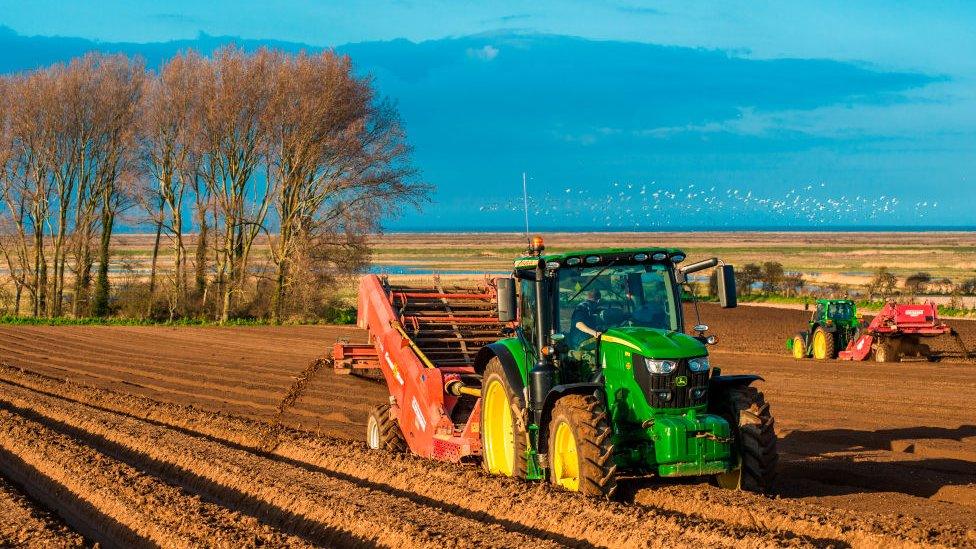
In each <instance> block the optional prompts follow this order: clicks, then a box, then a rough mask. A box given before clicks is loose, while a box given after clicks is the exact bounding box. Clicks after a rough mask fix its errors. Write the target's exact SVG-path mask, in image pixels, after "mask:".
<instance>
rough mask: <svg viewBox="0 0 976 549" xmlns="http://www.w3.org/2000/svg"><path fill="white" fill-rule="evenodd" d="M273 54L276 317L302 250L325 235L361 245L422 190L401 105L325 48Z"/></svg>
mask: <svg viewBox="0 0 976 549" xmlns="http://www.w3.org/2000/svg"><path fill="white" fill-rule="evenodd" d="M274 60H275V66H274V69H275V74H274V77H273V79H272V81H271V82H272V84H271V86H272V90H271V94H270V100H269V103H268V108H267V109H266V110H265V112H264V117H263V118H262V125H263V127H264V128H265V130H266V132H267V139H265V140H264V141H263V143H264V145H265V148H264V150H263V151H262V152H263V157H264V161H265V169H264V171H265V173H266V174H267V177H268V178H269V180H270V181H272V184H271V185H270V188H272V189H274V190H275V194H274V207H275V214H276V217H277V222H278V231H277V234H276V235H274V237H273V238H272V239H271V251H272V261H273V262H274V263H275V267H276V273H275V281H274V293H273V295H272V306H271V317H272V319H273V320H274V321H275V322H278V321H280V320H281V318H282V315H283V304H284V300H285V294H286V292H287V288H288V286H289V284H290V282H291V278H292V274H293V273H292V267H293V262H294V261H295V259H296V257H297V256H299V255H303V257H306V258H313V257H315V256H316V253H314V252H313V249H316V250H319V251H320V250H321V249H322V244H323V240H322V238H321V237H323V236H325V235H328V237H329V238H328V242H330V243H332V244H334V245H336V246H335V247H333V251H334V252H337V253H338V252H340V249H341V247H343V246H348V249H349V250H355V251H356V252H358V251H359V250H360V247H359V244H360V242H359V240H358V239H357V238H356V237H357V235H361V234H363V233H365V232H367V231H369V230H373V229H376V228H377V226H376V220H377V219H378V217H379V215H380V214H381V213H387V214H391V213H395V212H396V211H397V210H398V209H399V208H400V207H402V205H406V204H417V203H418V201H419V200H420V197H421V196H422V194H423V192H424V191H425V189H426V187H425V186H423V185H422V184H418V183H416V182H414V181H412V178H413V177H414V175H415V171H414V170H413V168H412V167H411V166H410V165H409V163H408V161H407V160H408V158H407V156H408V154H409V152H410V149H409V147H408V146H407V145H406V140H405V137H404V134H403V131H402V129H401V127H400V125H399V121H398V120H397V118H396V116H395V112H394V111H393V110H392V109H391V108H389V106H388V105H385V104H383V103H381V102H377V101H375V100H374V96H373V92H372V89H371V85H370V82H369V81H368V80H363V79H357V78H355V77H354V76H353V74H352V67H351V64H350V63H349V60H348V58H341V57H339V56H336V55H335V54H333V53H331V52H327V53H322V54H319V55H315V56H307V55H300V56H297V57H293V58H288V57H276V58H275V59H274ZM354 255H355V254H354ZM337 263H338V262H333V265H335V264H337Z"/></svg>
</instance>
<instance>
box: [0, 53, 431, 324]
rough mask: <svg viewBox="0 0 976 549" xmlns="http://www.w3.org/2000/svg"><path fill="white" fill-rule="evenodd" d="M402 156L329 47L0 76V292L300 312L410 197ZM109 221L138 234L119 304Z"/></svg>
mask: <svg viewBox="0 0 976 549" xmlns="http://www.w3.org/2000/svg"><path fill="white" fill-rule="evenodd" d="M409 156H410V147H409V145H408V143H407V140H406V136H405V134H404V132H403V129H402V126H401V125H400V123H399V119H398V116H397V112H396V110H395V108H394V107H393V105H391V104H390V103H389V102H387V101H384V100H383V99H382V98H381V97H379V96H378V95H377V93H376V91H375V89H374V87H373V83H372V82H371V80H370V79H368V78H361V77H357V76H356V75H355V74H354V73H353V70H352V65H351V63H350V60H349V59H348V58H346V57H342V56H338V55H335V54H334V53H331V52H323V53H319V54H314V55H313V54H300V55H288V54H285V53H283V52H280V51H273V50H267V49H262V50H259V51H257V52H254V53H245V52H243V51H241V50H239V49H236V48H225V49H222V50H219V51H217V52H215V53H214V54H213V55H211V56H209V57H204V56H201V55H199V54H197V53H194V52H186V53H183V54H180V55H177V56H175V57H174V58H172V59H170V60H169V61H168V62H167V63H166V64H165V65H163V66H162V67H161V68H159V70H147V68H146V67H145V66H144V65H143V63H142V62H141V61H140V60H138V59H133V58H129V57H126V56H122V55H101V54H89V55H87V56H85V57H83V58H79V59H75V60H72V61H71V62H70V63H67V64H58V65H54V66H51V67H47V68H44V69H39V70H35V71H31V72H27V73H21V74H15V75H7V76H3V77H2V78H0V200H2V205H0V214H2V215H0V253H2V255H3V258H2V259H3V261H4V265H3V266H4V267H6V269H5V270H6V272H7V274H8V276H9V284H7V285H5V288H4V291H10V290H12V293H11V295H10V296H9V299H8V301H9V302H10V303H11V309H12V312H13V313H14V314H18V315H24V314H26V315H32V316H47V317H60V316H65V315H72V316H75V317H82V316H99V317H104V316H108V315H112V314H120V313H125V314H127V315H134V316H143V317H152V318H159V319H170V320H172V319H176V318H187V317H201V318H203V317H206V318H212V319H215V320H219V321H222V322H223V321H227V320H229V319H232V318H235V317H242V316H244V317H262V318H267V319H270V320H272V321H275V322H278V321H282V320H284V319H286V318H288V317H290V316H296V315H297V316H307V315H314V314H316V312H317V311H318V310H319V308H321V307H322V306H325V305H326V303H327V301H328V297H327V296H326V295H325V294H324V293H323V292H322V288H324V287H328V286H329V285H330V284H331V283H333V282H334V279H335V277H336V276H338V275H340V274H341V273H344V272H351V271H353V270H355V269H357V268H359V267H361V266H362V265H363V264H364V263H365V261H367V259H368V248H367V245H366V239H365V235H366V234H368V233H369V232H372V231H375V230H377V229H378V228H379V222H380V220H381V219H383V218H385V217H387V216H391V215H396V214H397V213H398V212H399V211H401V210H402V209H403V208H404V207H406V206H411V205H419V204H420V203H422V202H423V201H424V200H425V197H426V194H427V191H428V187H427V186H426V185H425V184H423V183H422V182H419V180H418V173H417V171H416V170H415V169H414V168H413V167H412V165H411V164H410V158H409ZM124 219H129V220H130V221H131V220H136V222H137V223H138V222H141V225H142V226H149V227H152V229H153V240H152V251H151V258H150V259H149V265H148V271H149V272H148V276H147V277H145V281H144V282H141V283H140V285H139V286H138V288H136V289H135V290H133V289H132V288H129V289H128V290H129V293H128V294H123V293H121V292H122V289H120V288H114V289H113V284H115V280H117V278H118V277H117V276H116V274H115V273H112V272H111V269H110V266H111V264H112V263H111V258H112V253H113V250H112V242H113V235H114V234H115V233H117V232H118V230H119V225H120V222H122V221H123V220H124ZM256 244H258V245H259V247H261V248H262V253H261V254H256V253H255V246H256ZM256 255H260V257H258V258H256ZM163 256H166V257H167V261H166V262H162V261H161V258H162V257H163ZM113 290H114V291H113Z"/></svg>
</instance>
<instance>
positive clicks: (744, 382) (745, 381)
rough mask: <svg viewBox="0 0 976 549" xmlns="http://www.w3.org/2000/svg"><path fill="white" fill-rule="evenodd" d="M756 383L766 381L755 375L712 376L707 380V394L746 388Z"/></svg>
mask: <svg viewBox="0 0 976 549" xmlns="http://www.w3.org/2000/svg"><path fill="white" fill-rule="evenodd" d="M756 381H766V380H765V379H764V378H763V377H762V376H758V375H756V374H739V375H731V376H712V378H711V379H709V380H708V389H709V392H712V391H725V390H728V389H730V388H732V387H748V386H750V385H752V384H753V383H755V382H756Z"/></svg>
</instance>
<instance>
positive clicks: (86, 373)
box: [0, 307, 976, 547]
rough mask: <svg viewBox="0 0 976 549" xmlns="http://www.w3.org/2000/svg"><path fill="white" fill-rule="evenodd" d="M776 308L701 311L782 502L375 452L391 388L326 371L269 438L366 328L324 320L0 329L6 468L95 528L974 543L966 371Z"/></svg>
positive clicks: (373, 538)
mask: <svg viewBox="0 0 976 549" xmlns="http://www.w3.org/2000/svg"><path fill="white" fill-rule="evenodd" d="M783 313H784V311H783V310H779V309H767V308H745V307H743V308H740V309H737V310H734V311H722V310H720V309H717V308H706V309H705V310H704V314H703V316H704V317H705V318H704V320H705V321H706V323H709V324H711V325H712V326H713V332H715V333H717V334H718V335H719V337H720V338H722V342H721V343H720V344H719V345H718V347H717V348H716V352H715V353H714V362H715V364H716V365H719V366H721V367H722V368H723V370H724V371H725V372H726V373H747V372H755V373H759V374H761V375H763V376H764V377H765V378H766V379H767V381H766V382H765V383H763V384H762V389H763V390H764V391H765V392H766V396H767V400H769V401H770V402H771V403H772V406H773V413H774V415H775V416H776V419H777V430H778V433H779V435H780V439H781V445H780V450H781V452H782V453H783V456H782V460H781V470H780V486H779V494H778V495H777V496H776V497H774V498H767V497H760V496H755V495H752V494H746V493H736V492H729V491H723V490H719V489H716V488H712V487H710V486H708V485H707V484H703V483H700V482H681V483H674V482H658V481H647V480H640V481H627V482H624V483H622V484H621V488H620V491H621V493H622V496H623V498H624V501H625V503H608V502H600V501H595V500H584V499H581V498H579V497H576V496H575V495H573V494H567V493H563V492H559V491H555V490H552V489H550V488H548V487H547V486H543V485H539V484H527V483H521V482H514V481H508V480H505V479H499V478H494V477H489V476H486V475H485V474H483V473H482V472H481V470H480V468H479V467H478V466H476V465H474V464H467V465H459V466H458V465H450V464H445V463H438V462H432V461H426V460H421V459H417V458H413V457H410V456H403V455H390V454H386V453H383V452H370V451H368V450H366V449H365V446H364V445H363V444H362V443H361V442H359V441H360V440H361V439H362V431H363V424H364V420H365V413H366V409H367V408H368V407H369V406H371V405H373V404H377V403H380V402H383V401H384V400H385V399H386V395H387V393H386V390H385V388H384V387H383V386H382V385H381V384H380V383H377V382H375V381H370V380H364V379H360V378H356V377H354V376H341V375H336V374H334V373H332V372H331V371H330V370H328V369H327V368H323V369H321V370H320V371H319V372H318V373H315V374H313V375H312V377H310V378H309V380H308V382H307V384H305V385H304V390H303V391H302V392H303V395H300V396H299V397H298V398H297V400H296V402H295V405H294V407H292V408H287V409H286V410H285V412H284V413H283V414H281V420H282V421H281V425H282V428H280V429H278V430H276V444H273V445H269V444H268V443H267V433H268V423H269V422H270V421H272V420H274V419H275V417H276V413H277V411H278V405H279V403H280V401H281V400H282V399H283V398H285V397H286V396H288V395H289V394H291V393H290V392H289V391H290V389H291V388H292V387H293V386H295V381H296V377H297V376H299V375H300V374H301V373H302V372H307V371H309V370H307V369H308V368H309V365H310V363H311V362H312V361H313V360H314V359H315V358H317V357H320V356H321V355H323V354H324V352H325V350H326V349H327V347H329V346H330V345H331V343H332V342H333V341H334V340H335V339H336V338H337V337H349V338H352V339H354V340H358V339H361V338H362V336H363V335H362V333H361V332H359V331H357V330H354V329H348V328H336V327H291V328H246V329H240V328H236V329H201V328H180V329H171V328H164V329H161V328H134V327H124V328H123V327H3V328H0V360H2V361H3V362H4V363H5V364H9V365H10V367H0V422H2V424H3V425H2V427H0V432H2V434H0V474H2V475H3V476H6V477H7V478H10V479H12V480H13V481H14V482H15V484H16V486H17V487H22V489H23V490H24V491H25V492H26V493H27V495H28V496H29V497H30V498H31V499H32V500H33V501H34V502H39V503H40V504H42V505H44V506H46V507H48V508H50V509H53V510H55V511H56V512H57V513H58V514H60V515H61V516H62V517H64V520H65V522H67V523H68V524H69V525H70V526H71V527H72V528H73V529H74V530H75V531H77V532H80V533H83V534H84V535H85V536H86V537H88V538H89V539H91V540H95V541H99V542H101V543H102V544H103V545H107V546H111V545H133V544H135V545H143V544H163V545H194V544H196V543H198V542H199V540H201V539H205V540H208V542H209V544H210V545H226V546H240V545H244V546H247V545H259V544H261V545H272V546H279V545H303V544H312V545H333V546H335V545H339V546H350V545H376V544H379V545H396V546H425V547H432V546H438V547H443V546H472V545H491V546H515V545H520V546H521V545H528V544H532V545H540V546H550V545H572V546H607V545H609V546H662V545H678V546H742V547H759V546H835V547H843V546H861V547H869V546H870V547H875V546H899V545H908V546H917V545H942V546H967V545H968V546H976V529H974V528H973V526H972V525H973V524H974V521H976V425H973V423H974V420H976V414H974V413H973V410H974V409H973V406H972V402H974V401H976V367H974V366H972V365H969V364H960V363H953V362H951V361H947V362H943V363H936V364H932V363H927V362H913V363H905V364H888V365H883V366H882V365H878V364H875V363H870V362H864V363H843V362H833V361H831V362H826V363H814V362H812V361H803V362H798V361H794V360H792V359H791V358H789V357H787V356H786V355H785V348H784V347H783V341H784V340H785V337H786V336H785V335H783V336H782V337H780V334H779V333H778V332H779V331H783V332H785V333H790V332H792V331H793V330H795V329H796V326H797V325H798V322H797V318H795V314H796V311H785V313H793V314H794V317H783V318H780V315H782V314H783ZM800 313H801V314H800V315H799V321H800V323H802V319H803V314H802V312H800ZM766 315H768V317H767V316H766ZM788 323H789V324H790V325H787V324H788ZM767 333H769V334H772V335H769V336H767V335H765V334H767ZM769 338H776V341H775V344H773V343H769V344H768V345H767V343H766V342H767V340H768V339H769ZM747 351H748V352H747ZM66 380H67V381H66ZM269 448H273V449H272V450H271V451H270V452H268V451H265V450H267V449H269ZM3 501H4V499H3V498H2V497H0V502H3ZM26 504H27V505H34V506H36V505H35V504H34V503H31V502H26ZM180 513H182V515H180ZM177 516H182V517H183V518H182V519H178V518H177ZM52 520H53V519H52ZM50 524H54V526H49V527H48V528H47V529H46V530H45V532H54V534H45V535H49V536H50V535H53V539H57V540H61V541H62V542H63V543H65V544H67V545H71V544H72V543H75V542H77V540H79V539H80V538H78V537H77V534H73V533H70V532H66V531H64V529H63V527H62V528H61V529H60V530H59V529H58V526H57V520H54V522H52V523H50ZM58 532H60V534H58ZM0 535H2V536H3V537H2V538H0V545H3V544H4V542H13V543H16V541H15V540H13V535H12V534H8V533H7V530H0ZM72 536H74V537H72ZM72 540H76V541H75V542H72Z"/></svg>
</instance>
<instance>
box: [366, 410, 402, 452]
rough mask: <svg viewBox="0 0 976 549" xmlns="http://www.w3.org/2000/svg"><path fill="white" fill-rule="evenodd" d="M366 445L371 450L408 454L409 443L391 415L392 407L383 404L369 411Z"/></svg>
mask: <svg viewBox="0 0 976 549" xmlns="http://www.w3.org/2000/svg"><path fill="white" fill-rule="evenodd" d="M366 445H367V446H369V448H370V450H386V451H388V452H406V451H407V441H406V440H405V439H404V438H403V431H401V430H400V425H399V424H398V423H397V421H396V420H395V419H393V417H392V415H391V414H390V405H389V404H381V405H379V406H376V407H375V408H373V409H372V410H370V411H369V416H368V417H367V418H366Z"/></svg>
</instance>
